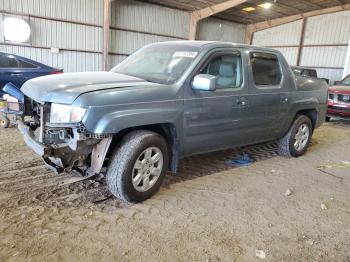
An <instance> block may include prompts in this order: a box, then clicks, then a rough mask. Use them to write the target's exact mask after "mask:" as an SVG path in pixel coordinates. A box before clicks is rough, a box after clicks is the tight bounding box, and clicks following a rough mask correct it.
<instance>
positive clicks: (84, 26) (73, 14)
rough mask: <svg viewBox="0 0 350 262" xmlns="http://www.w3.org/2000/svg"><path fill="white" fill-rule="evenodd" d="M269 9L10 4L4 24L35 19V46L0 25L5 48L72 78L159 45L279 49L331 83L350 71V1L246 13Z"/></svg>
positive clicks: (170, 0)
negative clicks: (215, 43) (10, 38)
mask: <svg viewBox="0 0 350 262" xmlns="http://www.w3.org/2000/svg"><path fill="white" fill-rule="evenodd" d="M261 3H262V1H258V0H250V1H247V0H230V1H227V0H226V1H223V0H212V1H209V0H206V1H202V0H201V1H197V0H195V1H174V0H163V1H158V0H149V1H130V0H115V1H110V0H51V1H47V0H2V1H1V2H0V21H1V22H2V21H3V19H4V18H5V17H7V16H18V17H21V18H24V19H27V20H28V21H29V24H30V26H31V29H32V35H31V39H30V42H29V43H25V44H18V43H17V44H16V43H10V42H6V41H5V40H4V36H3V32H2V26H0V28H1V29H0V50H3V51H6V52H10V53H16V54H20V55H24V56H26V57H30V58H32V59H35V60H38V61H41V62H43V63H47V64H49V65H52V66H56V67H60V68H64V70H65V71H66V72H72V71H92V70H103V69H108V68H110V67H111V66H112V65H115V64H117V63H118V62H120V61H121V60H122V59H124V58H125V57H126V56H128V55H129V54H130V53H132V52H134V51H135V50H137V49H138V48H139V47H141V46H143V45H145V44H148V43H152V42H158V41H169V40H181V39H199V40H222V41H230V42H238V43H242V42H247V43H249V42H252V43H253V44H255V45H263V46H269V47H273V48H276V49H279V50H280V51H282V52H283V53H284V54H285V55H286V57H287V59H288V61H289V62H290V64H292V65H302V66H309V67H314V68H317V69H318V70H319V72H320V75H321V76H322V77H326V78H330V79H331V80H338V79H340V78H341V77H342V75H343V74H345V72H348V71H349V70H350V68H349V67H348V66H347V65H346V63H349V62H348V61H349V59H347V57H348V56H349V53H350V51H348V46H349V39H350V11H348V10H349V9H350V4H349V3H350V1H348V0H341V1H340V0H337V1H324V0H319V1H305V0H296V1H286V0H279V1H277V2H276V3H275V4H274V8H273V9H271V10H264V9H261V8H257V9H256V10H255V11H253V12H247V11H243V9H244V8H247V7H250V6H257V5H259V4H261ZM347 54H348V55H347Z"/></svg>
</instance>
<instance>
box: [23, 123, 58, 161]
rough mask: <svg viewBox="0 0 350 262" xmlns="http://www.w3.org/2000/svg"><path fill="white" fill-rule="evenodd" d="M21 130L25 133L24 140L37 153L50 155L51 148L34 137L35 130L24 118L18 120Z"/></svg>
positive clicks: (44, 155) (43, 155) (45, 155)
mask: <svg viewBox="0 0 350 262" xmlns="http://www.w3.org/2000/svg"><path fill="white" fill-rule="evenodd" d="M17 125H18V129H19V131H20V132H21V133H22V134H23V139H24V142H25V143H26V144H27V146H28V147H29V148H30V149H32V150H33V151H34V152H35V153H36V154H37V155H39V156H41V157H47V156H49V155H50V151H51V150H50V148H48V147H46V146H44V145H43V144H40V143H39V142H37V141H36V140H35V139H34V133H33V131H32V130H31V129H30V128H29V126H27V125H26V124H25V123H24V122H23V121H22V120H17Z"/></svg>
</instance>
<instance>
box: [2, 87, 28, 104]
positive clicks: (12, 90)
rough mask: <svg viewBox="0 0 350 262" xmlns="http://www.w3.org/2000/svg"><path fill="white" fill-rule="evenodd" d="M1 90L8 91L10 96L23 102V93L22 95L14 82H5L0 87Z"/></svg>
mask: <svg viewBox="0 0 350 262" xmlns="http://www.w3.org/2000/svg"><path fill="white" fill-rule="evenodd" d="M2 90H3V91H5V92H6V93H8V94H9V95H10V96H12V97H14V98H16V99H17V100H19V101H20V102H22V103H24V95H23V93H22V92H21V90H19V88H17V86H15V85H14V84H12V83H7V84H6V85H5V86H4V87H3V88H2Z"/></svg>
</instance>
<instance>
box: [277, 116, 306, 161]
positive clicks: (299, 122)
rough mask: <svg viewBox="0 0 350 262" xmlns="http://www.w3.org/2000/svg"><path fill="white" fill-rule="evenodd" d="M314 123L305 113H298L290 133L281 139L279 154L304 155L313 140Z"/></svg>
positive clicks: (289, 155)
mask: <svg viewBox="0 0 350 262" xmlns="http://www.w3.org/2000/svg"><path fill="white" fill-rule="evenodd" d="M311 136H312V123H311V120H310V118H308V117H307V116H305V115H298V116H297V117H296V119H295V120H294V123H293V125H292V126H291V128H290V129H289V131H288V133H287V134H286V135H285V136H284V137H283V138H281V139H280V140H279V143H278V145H279V154H280V155H283V156H288V157H299V156H301V155H303V154H304V153H305V152H306V150H307V148H308V146H309V144H310V141H311Z"/></svg>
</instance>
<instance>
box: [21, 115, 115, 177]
mask: <svg viewBox="0 0 350 262" xmlns="http://www.w3.org/2000/svg"><path fill="white" fill-rule="evenodd" d="M17 124H18V129H19V130H20V132H21V133H22V134H23V138H24V142H25V143H26V144H27V146H28V147H29V148H30V149H32V150H33V151H34V152H35V153H36V154H37V155H39V156H41V157H42V159H43V160H44V162H45V164H46V165H47V166H48V167H49V168H51V169H52V170H54V171H55V172H57V173H62V172H65V171H67V172H69V171H70V170H72V169H74V170H77V171H79V172H81V173H82V174H83V175H91V174H98V173H100V171H101V169H102V167H103V163H104V160H105V157H106V155H107V152H108V149H109V146H110V143H111V141H112V137H111V136H105V137H104V138H101V139H96V138H84V139H82V140H79V139H72V140H74V141H73V142H74V144H75V146H74V147H73V148H72V143H71V142H70V141H67V142H66V143H60V144H49V145H46V144H43V143H40V142H38V140H37V139H36V136H35V133H34V131H33V130H32V129H31V128H30V127H29V126H28V125H26V124H25V123H24V122H23V121H21V120H18V121H17Z"/></svg>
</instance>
